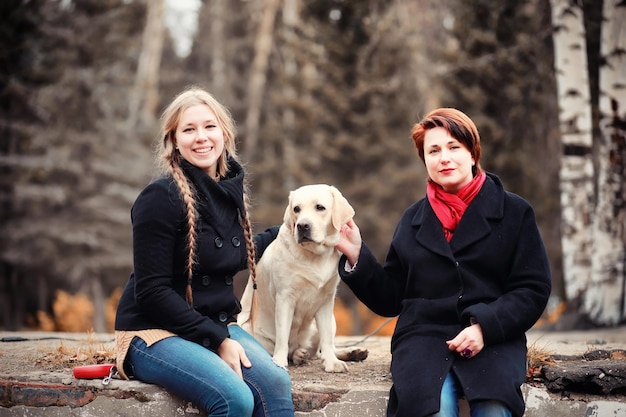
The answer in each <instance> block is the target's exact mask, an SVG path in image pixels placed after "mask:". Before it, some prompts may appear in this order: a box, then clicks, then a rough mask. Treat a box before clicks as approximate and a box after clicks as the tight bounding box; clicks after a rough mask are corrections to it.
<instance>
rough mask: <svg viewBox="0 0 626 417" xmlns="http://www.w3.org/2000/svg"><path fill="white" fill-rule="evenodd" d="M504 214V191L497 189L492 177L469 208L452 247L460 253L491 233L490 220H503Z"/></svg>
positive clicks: (488, 178) (488, 177)
mask: <svg viewBox="0 0 626 417" xmlns="http://www.w3.org/2000/svg"><path fill="white" fill-rule="evenodd" d="M496 180H497V179H496ZM503 213H504V191H503V189H502V188H501V187H497V186H496V185H495V183H494V179H493V177H492V176H489V175H488V176H487V180H486V181H485V184H484V185H483V187H482V189H481V190H480V192H479V193H478V195H477V196H476V197H475V198H474V200H473V201H472V202H471V203H470V205H469V206H468V207H467V210H466V211H465V213H464V214H463V217H462V218H461V221H460V222H459V225H458V226H457V228H456V231H455V232H454V235H453V236H452V240H451V241H450V247H451V248H452V251H453V252H455V253H456V252H457V251H460V250H462V249H464V248H466V247H468V246H470V245H472V244H473V243H475V242H476V241H478V240H480V239H482V238H484V237H485V236H486V235H488V234H489V233H491V225H490V223H489V219H501V218H502V216H503Z"/></svg>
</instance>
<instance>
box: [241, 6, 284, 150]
mask: <svg viewBox="0 0 626 417" xmlns="http://www.w3.org/2000/svg"><path fill="white" fill-rule="evenodd" d="M279 4H280V0H265V4H264V6H263V14H262V16H261V21H260V23H259V29H258V31H257V37H256V42H255V44H254V60H253V61H252V69H251V71H250V79H249V82H248V111H247V114H246V121H245V132H244V133H245V142H244V143H243V148H244V154H245V159H246V160H250V157H251V156H252V154H254V151H255V150H256V145H257V141H258V137H259V136H258V135H259V126H260V117H261V106H262V104H263V94H264V92H265V83H266V79H267V64H268V60H269V56H270V53H271V51H272V42H273V39H274V21H275V19H276V12H277V10H278V6H279Z"/></svg>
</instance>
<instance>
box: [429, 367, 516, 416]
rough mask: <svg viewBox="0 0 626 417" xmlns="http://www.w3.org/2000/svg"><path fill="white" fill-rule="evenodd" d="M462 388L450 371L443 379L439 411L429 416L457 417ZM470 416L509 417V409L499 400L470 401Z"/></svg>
mask: <svg viewBox="0 0 626 417" xmlns="http://www.w3.org/2000/svg"><path fill="white" fill-rule="evenodd" d="M462 396H463V390H462V389H461V386H460V384H459V380H458V379H457V377H456V376H455V375H454V373H452V372H450V373H448V375H447V376H446V379H445V381H443V387H442V388H441V399H440V405H439V412H438V413H435V414H432V415H431V417H459V399H460V398H461V397H462ZM469 407H470V416H471V417H511V410H509V409H508V408H507V407H506V405H504V404H503V403H502V402H500V401H495V400H489V401H484V400H481V401H472V402H470V403H469Z"/></svg>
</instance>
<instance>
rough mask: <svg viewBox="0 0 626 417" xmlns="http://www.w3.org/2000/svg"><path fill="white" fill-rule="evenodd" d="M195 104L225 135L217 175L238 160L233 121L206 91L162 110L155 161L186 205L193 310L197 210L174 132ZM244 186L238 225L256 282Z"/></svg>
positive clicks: (190, 91)
mask: <svg viewBox="0 0 626 417" xmlns="http://www.w3.org/2000/svg"><path fill="white" fill-rule="evenodd" d="M198 104H204V105H207V106H208V107H209V108H210V109H211V111H212V112H213V114H215V117H216V118H217V123H218V124H219V126H220V127H221V129H222V131H223V133H224V152H223V153H222V155H221V156H220V158H219V159H218V161H217V174H218V175H219V177H224V176H226V174H228V158H229V157H230V158H232V159H234V160H235V161H237V160H238V157H237V150H236V145H235V135H236V129H235V122H234V120H233V118H232V115H231V113H230V111H228V109H227V108H226V107H225V106H224V105H222V104H221V103H220V102H219V101H217V100H216V99H215V98H214V97H213V96H212V95H211V94H209V93H208V92H207V91H206V90H204V89H202V88H200V87H197V86H192V87H190V88H187V89H186V90H184V91H183V92H181V93H180V94H178V95H177V96H176V97H175V98H174V100H173V101H172V102H171V103H170V104H169V105H168V106H167V107H166V108H165V110H164V111H163V114H162V115H161V132H160V134H159V141H158V143H157V162H158V164H159V167H160V169H161V172H162V173H169V174H170V175H172V177H173V178H174V181H175V182H176V185H177V186H178V189H179V191H180V195H181V198H182V199H183V202H184V203H185V207H186V210H187V229H188V232H187V248H188V256H187V290H186V295H185V299H186V300H187V303H188V304H189V306H190V307H192V308H193V293H192V289H191V282H192V278H193V268H194V265H195V264H196V258H197V256H196V246H197V242H196V239H197V236H198V234H197V230H196V222H197V219H198V211H197V210H196V195H195V189H194V188H193V187H192V186H191V184H190V183H189V180H188V179H187V177H186V176H185V174H184V173H183V170H182V168H181V166H180V164H181V159H182V157H181V155H180V153H179V152H178V150H177V149H176V129H177V127H178V124H179V123H180V119H181V117H182V114H183V113H184V111H185V110H187V109H188V108H190V107H192V106H196V105H198ZM246 189H247V188H246V187H245V185H244V195H243V201H244V205H245V207H246V210H245V211H246V212H245V213H239V222H240V223H241V226H242V227H243V230H244V236H245V241H246V249H247V258H248V269H249V270H250V276H251V277H252V279H253V280H254V281H256V264H255V262H254V258H255V254H254V242H253V240H252V226H251V223H250V215H249V210H248V206H249V201H248V193H247V192H246Z"/></svg>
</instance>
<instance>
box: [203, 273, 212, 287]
mask: <svg viewBox="0 0 626 417" xmlns="http://www.w3.org/2000/svg"><path fill="white" fill-rule="evenodd" d="M210 283H211V277H210V276H208V275H205V276H203V277H202V285H204V286H205V287H208V286H209V284H210Z"/></svg>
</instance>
